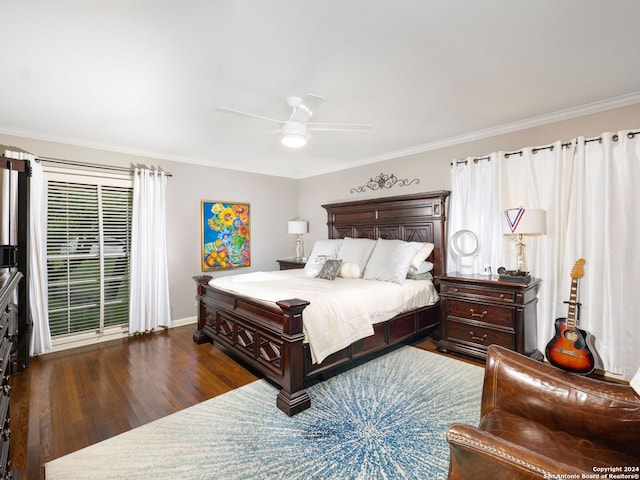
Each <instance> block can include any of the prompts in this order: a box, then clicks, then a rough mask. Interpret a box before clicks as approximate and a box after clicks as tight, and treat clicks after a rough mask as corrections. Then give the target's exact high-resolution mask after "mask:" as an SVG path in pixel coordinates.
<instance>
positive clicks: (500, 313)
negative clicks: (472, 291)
mask: <svg viewBox="0 0 640 480" xmlns="http://www.w3.org/2000/svg"><path fill="white" fill-rule="evenodd" d="M448 314H449V317H458V318H467V319H469V320H473V321H475V322H483V323H490V324H491V325H500V326H503V327H508V328H513V327H514V325H513V323H514V318H513V316H514V313H513V309H512V308H510V307H500V306H496V305H488V304H486V303H485V304H482V303H474V302H465V301H463V300H457V299H456V300H449V311H448Z"/></svg>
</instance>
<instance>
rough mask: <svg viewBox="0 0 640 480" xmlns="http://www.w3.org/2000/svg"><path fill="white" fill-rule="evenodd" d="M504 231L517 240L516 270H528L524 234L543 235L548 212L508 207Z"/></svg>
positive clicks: (545, 230) (545, 229)
mask: <svg viewBox="0 0 640 480" xmlns="http://www.w3.org/2000/svg"><path fill="white" fill-rule="evenodd" d="M504 217H505V223H504V229H503V232H504V234H505V235H511V236H512V238H513V239H514V240H515V241H516V270H518V271H521V272H526V271H527V259H526V257H525V247H526V245H525V244H524V242H523V241H522V237H523V236H524V235H543V234H545V233H547V214H546V212H545V211H544V210H541V209H538V208H524V207H518V208H508V209H507V210H505V211H504Z"/></svg>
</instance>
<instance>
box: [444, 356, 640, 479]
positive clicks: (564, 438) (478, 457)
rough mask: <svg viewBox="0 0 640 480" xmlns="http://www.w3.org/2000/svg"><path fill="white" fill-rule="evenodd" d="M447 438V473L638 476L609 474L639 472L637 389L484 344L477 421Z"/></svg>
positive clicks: (449, 431)
mask: <svg viewBox="0 0 640 480" xmlns="http://www.w3.org/2000/svg"><path fill="white" fill-rule="evenodd" d="M447 441H448V442H449V449H450V453H451V456H450V461H449V462H450V463H449V479H473V480H479V479H490V480H500V479H505V480H507V479H508V480H513V479H533V478H538V479H540V478H542V479H553V478H638V477H633V476H627V477H614V476H611V477H610V476H609V474H610V473H626V474H627V475H640V471H639V470H638V468H640V396H639V395H638V394H637V393H636V392H635V391H634V390H633V389H632V388H631V387H630V386H628V385H624V384H615V383H610V382H605V381H601V380H597V379H593V378H587V377H582V376H580V375H576V374H573V373H569V372H565V371H563V370H560V369H558V368H556V367H553V366H551V365H549V364H545V363H541V362H538V361H535V360H533V359H530V358H528V357H525V356H523V355H520V354H518V353H515V352H512V351H511V350H507V349H506V348H503V347H499V346H497V345H492V346H490V347H489V350H488V352H487V363H486V368H485V376H484V385H483V389H482V400H481V407H480V425H479V426H478V427H477V428H476V427H472V426H469V425H462V424H453V425H450V426H449V428H448V429H447ZM625 469H626V471H625ZM583 474H585V476H583ZM605 474H606V475H605ZM570 475H576V476H570ZM588 475H591V476H588Z"/></svg>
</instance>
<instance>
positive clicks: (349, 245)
mask: <svg viewBox="0 0 640 480" xmlns="http://www.w3.org/2000/svg"><path fill="white" fill-rule="evenodd" d="M375 246H376V241H375V240H371V239H370V238H351V237H346V238H344V240H343V242H342V247H340V251H339V252H338V258H339V259H340V260H342V263H355V264H356V265H358V268H359V269H360V271H361V272H364V269H365V267H366V266H367V262H368V261H369V257H370V256H371V252H373V249H374V248H375Z"/></svg>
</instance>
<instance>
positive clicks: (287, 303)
mask: <svg viewBox="0 0 640 480" xmlns="http://www.w3.org/2000/svg"><path fill="white" fill-rule="evenodd" d="M448 195H449V192H448V191H437V192H427V193H420V194H413V195H403V196H397V197H387V198H376V199H369V200H358V201H351V202H342V203H334V204H329V205H323V207H324V208H325V209H326V210H327V215H328V222H327V225H328V227H329V233H328V238H330V239H333V238H344V237H354V238H372V239H376V238H379V237H380V238H387V239H399V240H406V241H418V242H432V243H434V244H435V249H434V251H433V254H432V255H431V257H430V261H432V262H433V263H434V271H433V273H434V276H435V275H438V274H444V273H445V258H446V257H445V243H446V240H445V238H446V237H445V219H446V205H445V204H446V199H447V197H448ZM211 278H212V277H211V276H209V275H200V276H197V277H194V280H195V281H196V283H197V296H196V299H197V301H198V328H197V330H196V331H195V332H194V334H193V340H194V342H196V343H198V344H200V343H205V342H212V343H213V342H214V341H215V342H217V343H219V344H220V345H221V346H222V347H224V348H225V349H227V350H228V351H230V352H231V353H232V354H234V356H236V357H237V358H239V359H240V360H242V361H244V362H245V363H246V364H248V365H249V366H250V367H252V368H254V369H255V370H257V371H258V372H260V373H261V374H262V375H264V376H265V377H267V378H268V379H270V380H271V381H273V382H275V383H276V384H277V385H279V386H280V387H281V390H280V392H279V393H278V396H277V400H276V404H277V406H278V408H280V410H282V411H283V412H285V413H286V414H287V415H289V416H291V415H295V414H296V413H299V412H301V411H302V410H305V409H307V408H309V407H310V405H311V400H310V398H309V395H308V394H307V392H306V391H305V390H304V388H305V387H307V386H309V385H310V384H312V383H314V382H315V381H318V380H319V379H321V378H322V376H323V375H327V374H329V373H332V372H336V371H337V370H342V369H344V368H347V367H348V366H349V365H351V364H352V363H353V362H354V361H356V360H361V359H363V358H364V357H369V356H372V354H374V353H378V352H383V351H385V350H388V349H390V348H392V346H394V345H397V344H399V343H401V342H406V341H411V340H415V339H417V338H420V337H425V336H427V335H429V334H430V333H432V332H433V331H434V330H435V329H436V328H437V326H438V325H439V323H440V313H439V304H435V305H432V306H429V307H423V308H420V309H418V310H414V311H411V312H408V313H404V314H400V315H398V316H396V317H394V318H393V319H391V320H388V321H386V322H382V323H378V324H376V325H374V331H375V333H374V335H373V336H370V337H367V338H364V339H361V340H358V341H357V342H355V343H354V344H352V345H350V346H349V347H347V348H345V349H343V350H341V351H339V352H336V353H334V354H332V355H330V356H329V357H327V358H326V359H325V360H324V361H323V362H322V363H320V364H313V363H312V362H311V355H310V352H309V346H308V345H307V344H306V343H304V341H303V340H304V334H303V331H302V322H303V310H304V308H305V307H306V306H307V305H309V302H306V301H304V300H300V299H295V298H294V299H288V300H286V299H283V300H282V301H280V302H277V303H276V305H274V304H272V303H268V302H264V301H260V300H257V299H254V298H250V297H246V296H242V295H237V294H234V293H232V292H228V291H224V290H220V289H217V288H214V287H210V286H209V285H208V283H209V280H211Z"/></svg>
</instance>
